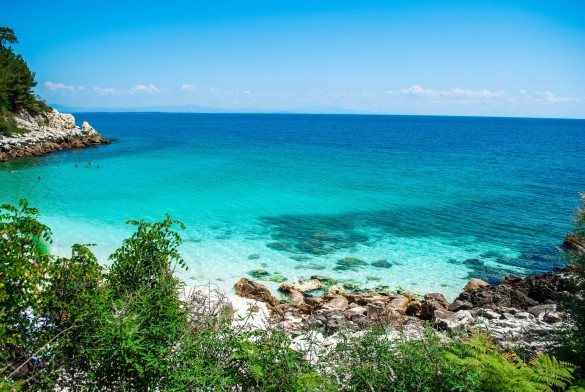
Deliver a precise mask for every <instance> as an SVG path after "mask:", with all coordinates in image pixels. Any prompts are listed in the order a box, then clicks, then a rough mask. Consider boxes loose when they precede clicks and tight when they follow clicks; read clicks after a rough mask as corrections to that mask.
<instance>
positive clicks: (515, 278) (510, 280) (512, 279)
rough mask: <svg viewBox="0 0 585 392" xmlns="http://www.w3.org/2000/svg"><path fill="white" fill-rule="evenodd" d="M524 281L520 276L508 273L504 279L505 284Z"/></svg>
mask: <svg viewBox="0 0 585 392" xmlns="http://www.w3.org/2000/svg"><path fill="white" fill-rule="evenodd" d="M521 281H522V278H519V277H518V276H516V275H506V276H504V280H503V282H502V283H503V284H507V285H514V284H516V283H519V282H521Z"/></svg>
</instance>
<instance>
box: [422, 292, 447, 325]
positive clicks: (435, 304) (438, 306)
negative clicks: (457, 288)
mask: <svg viewBox="0 0 585 392" xmlns="http://www.w3.org/2000/svg"><path fill="white" fill-rule="evenodd" d="M448 307H449V301H447V299H446V298H445V296H443V294H439V293H429V294H425V297H424V300H423V301H422V302H421V311H420V314H419V315H418V316H419V317H420V318H421V319H423V320H430V319H432V318H433V315H434V313H435V311H436V310H444V311H447V308H448Z"/></svg>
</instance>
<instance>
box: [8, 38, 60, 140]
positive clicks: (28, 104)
mask: <svg viewBox="0 0 585 392" xmlns="http://www.w3.org/2000/svg"><path fill="white" fill-rule="evenodd" d="M16 43H18V39H17V38H16V35H15V34H14V31H13V30H12V29H11V28H8V27H0V135H10V134H11V133H13V132H21V130H19V129H18V127H17V126H16V122H15V121H14V119H13V114H14V113H17V112H18V111H21V110H26V111H28V112H31V113H33V114H37V113H40V112H42V111H46V110H48V106H47V105H46V104H45V102H44V101H42V100H41V99H39V98H38V97H37V96H36V95H35V93H34V92H33V88H34V87H35V86H36V85H37V82H36V81H35V74H34V72H31V70H30V69H29V68H28V65H27V64H26V62H25V61H24V59H23V58H22V56H21V55H20V54H16V53H15V52H14V51H13V49H12V46H11V45H12V44H16Z"/></svg>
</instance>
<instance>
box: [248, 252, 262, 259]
mask: <svg viewBox="0 0 585 392" xmlns="http://www.w3.org/2000/svg"><path fill="white" fill-rule="evenodd" d="M259 258H260V255H259V254H258V253H254V254H253V255H250V256H248V260H258V259H259Z"/></svg>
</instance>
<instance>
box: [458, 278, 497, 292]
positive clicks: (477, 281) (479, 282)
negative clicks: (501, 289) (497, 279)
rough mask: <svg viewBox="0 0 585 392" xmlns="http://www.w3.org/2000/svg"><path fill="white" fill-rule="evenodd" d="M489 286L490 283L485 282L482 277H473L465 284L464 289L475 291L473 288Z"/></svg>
mask: <svg viewBox="0 0 585 392" xmlns="http://www.w3.org/2000/svg"><path fill="white" fill-rule="evenodd" d="M488 286H490V284H489V283H488V282H485V281H483V280H481V279H476V278H471V279H469V282H467V284H466V285H465V287H464V288H463V290H465V291H473V290H477V289H480V288H482V287H488Z"/></svg>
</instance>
